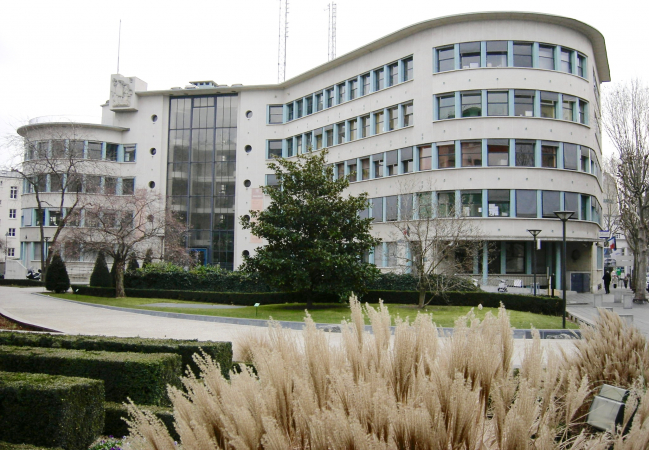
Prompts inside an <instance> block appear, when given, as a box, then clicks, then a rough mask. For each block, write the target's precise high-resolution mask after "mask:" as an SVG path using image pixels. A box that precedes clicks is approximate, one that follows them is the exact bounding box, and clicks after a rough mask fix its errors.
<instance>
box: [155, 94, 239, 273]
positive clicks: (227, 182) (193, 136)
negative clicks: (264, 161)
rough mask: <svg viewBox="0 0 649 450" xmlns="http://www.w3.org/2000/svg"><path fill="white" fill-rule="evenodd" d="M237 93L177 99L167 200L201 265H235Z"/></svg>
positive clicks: (172, 117)
mask: <svg viewBox="0 0 649 450" xmlns="http://www.w3.org/2000/svg"><path fill="white" fill-rule="evenodd" d="M237 103H238V98H237V96H236V95H217V96H203V97H190V98H172V99H171V100H170V117H169V152H168V168H167V177H168V180H167V204H168V206H169V208H170V209H171V210H173V211H175V212H177V213H178V214H179V215H180V217H181V218H182V219H183V220H185V221H186V222H187V224H188V226H189V228H190V230H191V231H190V235H189V239H188V243H187V245H188V247H189V248H190V249H192V250H193V252H194V255H195V257H196V259H197V261H198V262H199V263H202V264H214V265H219V266H221V267H223V268H224V269H229V270H233V269H234V221H235V218H234V190H235V166H236V151H235V150H236V139H237Z"/></svg>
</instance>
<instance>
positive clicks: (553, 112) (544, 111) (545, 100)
mask: <svg viewBox="0 0 649 450" xmlns="http://www.w3.org/2000/svg"><path fill="white" fill-rule="evenodd" d="M558 101H559V94H557V93H556V92H545V91H543V92H541V117H545V118H547V119H556V118H557V102H558Z"/></svg>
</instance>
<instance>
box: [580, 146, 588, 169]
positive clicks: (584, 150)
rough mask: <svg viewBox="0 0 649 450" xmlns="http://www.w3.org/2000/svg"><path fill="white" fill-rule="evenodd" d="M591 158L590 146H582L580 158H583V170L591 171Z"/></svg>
mask: <svg viewBox="0 0 649 450" xmlns="http://www.w3.org/2000/svg"><path fill="white" fill-rule="evenodd" d="M589 158H590V150H589V149H588V147H582V148H581V158H580V160H581V171H582V172H586V173H589V169H590V161H589Z"/></svg>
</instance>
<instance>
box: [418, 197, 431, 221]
mask: <svg viewBox="0 0 649 450" xmlns="http://www.w3.org/2000/svg"><path fill="white" fill-rule="evenodd" d="M415 195H416V197H417V210H418V212H419V219H430V218H431V217H433V193H432V192H417V194H415Z"/></svg>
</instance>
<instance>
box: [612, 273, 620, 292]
mask: <svg viewBox="0 0 649 450" xmlns="http://www.w3.org/2000/svg"><path fill="white" fill-rule="evenodd" d="M611 282H612V283H613V289H617V284H618V283H619V282H620V277H619V276H618V275H617V273H615V272H613V276H612V277H611Z"/></svg>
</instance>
